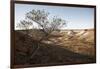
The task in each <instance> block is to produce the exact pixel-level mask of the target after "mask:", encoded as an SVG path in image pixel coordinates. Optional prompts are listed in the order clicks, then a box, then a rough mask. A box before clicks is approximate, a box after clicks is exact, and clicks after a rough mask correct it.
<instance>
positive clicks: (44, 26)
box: [17, 9, 66, 58]
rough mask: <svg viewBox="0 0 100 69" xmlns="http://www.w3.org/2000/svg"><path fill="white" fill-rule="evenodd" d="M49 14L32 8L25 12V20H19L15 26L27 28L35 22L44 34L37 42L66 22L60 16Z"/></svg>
mask: <svg viewBox="0 0 100 69" xmlns="http://www.w3.org/2000/svg"><path fill="white" fill-rule="evenodd" d="M49 14H50V13H49V12H47V11H45V10H35V9H33V10H32V11H30V12H28V13H26V15H25V20H23V21H20V23H18V25H17V27H19V28H25V29H26V30H28V29H29V28H30V26H32V25H33V22H35V23H36V24H37V25H38V29H39V32H42V33H43V34H44V36H42V38H41V39H40V40H39V42H41V41H42V40H44V39H45V38H48V36H49V35H50V34H51V33H52V32H54V31H58V30H59V29H60V28H61V27H63V25H65V24H66V21H65V20H63V19H62V18H60V17H57V16H53V17H49ZM33 26H34V25H33ZM33 29H35V27H33ZM27 34H29V32H27ZM38 48H39V46H38V45H37V50H38ZM37 50H36V51H37ZM36 51H35V52H36ZM35 52H33V54H32V56H31V58H32V57H33V56H34V54H35Z"/></svg>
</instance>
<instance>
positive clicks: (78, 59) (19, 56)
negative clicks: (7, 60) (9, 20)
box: [13, 32, 96, 65]
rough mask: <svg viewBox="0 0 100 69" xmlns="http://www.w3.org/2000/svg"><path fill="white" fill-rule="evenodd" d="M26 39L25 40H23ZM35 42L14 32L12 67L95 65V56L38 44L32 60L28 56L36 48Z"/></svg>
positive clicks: (60, 47)
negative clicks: (60, 64)
mask: <svg viewBox="0 0 100 69" xmlns="http://www.w3.org/2000/svg"><path fill="white" fill-rule="evenodd" d="M25 39H27V40H25ZM37 43H38V42H37V41H34V40H33V39H32V38H31V37H29V36H27V37H25V38H24V36H23V34H22V33H20V32H15V51H14V53H15V54H14V61H13V62H14V65H31V64H32V65H35V64H41V65H42V64H59V63H62V64H83V63H95V62H96V60H95V56H94V57H93V56H88V55H82V54H78V53H74V52H72V51H70V50H68V49H65V48H62V46H57V45H50V44H44V43H39V49H38V51H37V52H36V53H35V55H34V56H33V58H32V59H29V58H30V55H31V54H32V52H33V51H35V50H36V48H37Z"/></svg>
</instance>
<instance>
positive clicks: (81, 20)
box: [15, 4, 94, 29]
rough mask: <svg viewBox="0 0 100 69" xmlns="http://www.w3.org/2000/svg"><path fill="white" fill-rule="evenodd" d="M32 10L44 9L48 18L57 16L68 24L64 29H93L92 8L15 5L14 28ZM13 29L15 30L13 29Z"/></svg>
mask: <svg viewBox="0 0 100 69" xmlns="http://www.w3.org/2000/svg"><path fill="white" fill-rule="evenodd" d="M32 9H41V10H43V9H45V11H48V12H49V13H50V17H52V16H59V17H61V18H62V19H64V20H66V21H67V22H68V24H67V26H65V27H63V28H65V29H91V28H94V8H82V7H81V8H79V7H67V6H66V7H62V6H46V5H34V4H33V5H30V4H15V26H16V24H17V23H19V22H20V20H23V19H24V18H25V14H26V13H27V12H29V11H31V10H32ZM15 29H17V28H16V27H15Z"/></svg>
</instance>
